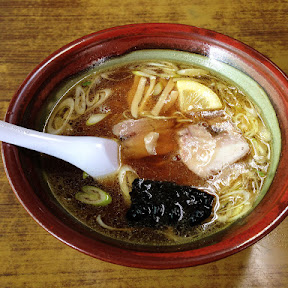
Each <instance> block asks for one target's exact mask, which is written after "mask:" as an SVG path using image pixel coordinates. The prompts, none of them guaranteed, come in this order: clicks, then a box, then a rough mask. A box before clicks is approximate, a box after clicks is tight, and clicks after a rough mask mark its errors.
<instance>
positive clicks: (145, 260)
mask: <svg viewBox="0 0 288 288" xmlns="http://www.w3.org/2000/svg"><path fill="white" fill-rule="evenodd" d="M147 31H149V32H147ZM129 33H130V34H129ZM141 33H142V34H144V33H146V35H147V33H150V34H151V33H152V34H153V33H154V34H155V35H159V34H161V33H162V34H163V33H164V34H165V35H166V36H167V35H170V34H171V33H172V34H173V33H174V34H175V35H178V36H179V37H180V36H181V37H185V36H186V37H187V35H190V36H191V37H192V35H198V37H200V38H201V39H204V40H205V39H206V38H207V37H208V38H209V39H211V41H212V42H213V41H216V42H217V43H220V45H223V47H225V48H226V49H230V50H231V49H235V50H236V51H239V53H246V54H248V55H250V56H251V57H253V58H254V59H255V60H256V61H260V63H261V65H264V66H265V67H266V69H268V70H269V71H270V72H271V73H272V74H273V75H275V76H276V78H277V80H278V81H279V82H281V85H284V86H283V87H284V88H283V89H286V90H287V91H288V78H287V76H286V75H285V73H284V72H283V71H282V70H281V69H280V68H279V67H278V66H277V65H275V64H274V63H273V62H272V61H271V60H269V59H268V58H267V57H266V56H264V55H263V54H261V53H259V52H258V51H256V50H255V49H253V48H251V47H250V46H248V45H246V44H244V43H242V42H240V41H238V40H235V39H233V38H231V37H229V36H226V35H224V34H221V33H218V32H215V31H212V30H208V29H204V28H198V27H195V26H188V25H184V24H169V23H140V24H129V25H122V26H116V27H112V28H108V29H104V30H100V31H98V32H94V33H91V34H88V35H86V36H83V37H81V38H79V39H76V40H74V41H72V42H70V43H69V44H67V45H65V46H63V47H61V48H59V49H58V50H56V51H55V52H53V53H52V54H51V55H50V56H48V57H47V58H46V59H44V60H43V61H42V62H41V63H40V64H38V65H37V66H36V67H35V68H34V69H33V70H32V72H31V73H30V74H29V75H28V76H27V77H26V79H25V80H24V81H23V83H22V84H21V86H20V87H19V89H18V90H17V92H16V93H15V95H14V96H13V98H12V100H11V102H10V105H9V108H8V110H7V113H6V116H5V121H7V122H10V123H14V124H17V121H18V120H19V117H20V116H17V115H15V114H14V110H15V107H16V106H17V105H20V104H19V101H20V100H21V97H22V96H23V97H24V96H25V93H28V92H29V85H30V83H31V82H32V81H33V80H34V79H35V75H36V74H39V73H41V72H42V71H43V69H45V68H46V67H47V66H49V65H50V63H52V62H53V61H56V60H57V61H61V59H62V58H63V57H66V56H67V55H68V54H70V53H72V52H75V51H77V50H79V49H83V48H85V46H87V45H90V44H92V43H96V42H97V43H101V42H102V41H106V40H107V39H110V38H111V37H113V38H117V37H121V36H123V35H128V36H129V35H131V34H133V35H137V34H141ZM142 34H141V35H142ZM154 34H153V35H154ZM174 34H173V35H174ZM20 102H21V101H20ZM17 117H18V118H17ZM2 158H3V162H4V169H5V172H6V175H7V178H8V180H9V182H10V185H11V187H12V189H13V191H14V193H15V195H16V197H17V198H18V200H19V201H20V203H21V204H22V206H23V207H24V208H25V209H26V210H27V212H28V213H29V214H30V215H31V216H32V218H33V219H34V220H35V221H36V222H37V223H38V224H40V225H41V226H42V227H43V228H44V229H45V230H47V231H48V232H49V233H50V234H52V235H53V236H54V237H56V238H57V239H59V240H60V241H62V242H64V243H65V244H67V245H68V246H71V247H73V248H75V249H76V250H78V251H81V252H83V253H85V254H87V255H90V256H92V257H95V258H98V259H100V260H104V261H106V262H111V263H115V264H120V265H124V266H131V267H139V268H150V269H167V268H168V269H169V268H181V267H189V266H195V265H199V264H205V263H208V262H212V261H216V260H219V259H222V258H224V257H227V256H230V255H232V254H234V253H236V252H239V251H241V250H243V249H245V248H247V247H249V246H250V245H252V244H254V243H255V242H257V241H258V240H260V239H261V238H263V237H264V236H265V235H267V234H268V233H269V232H270V231H272V230H273V229H274V228H275V227H276V226H278V225H279V224H280V223H281V222H282V221H283V220H284V219H285V217H286V216H287V215H288V207H287V205H284V206H283V207H281V210H279V209H273V210H271V211H268V212H267V214H266V216H267V218H266V219H265V220H263V221H262V222H261V223H259V226H258V227H257V229H255V227H250V229H249V230H247V231H246V236H245V237H243V238H241V237H239V238H238V239H235V238H234V239H233V241H232V240H231V239H228V240H229V241H228V240H227V241H226V242H225V244H226V248H225V249H223V243H221V245H220V244H219V243H218V245H217V244H214V245H210V246H205V247H204V248H199V249H194V250H188V251H178V252H169V253H158V252H155V253H154V252H153V253H152V252H140V251H136V250H127V249H122V248H119V247H116V246H110V245H109V244H106V243H103V242H101V241H96V240H94V239H90V238H89V237H86V236H85V235H82V234H81V233H79V232H77V231H74V230H73V229H71V228H70V227H68V226H66V225H65V224H63V223H62V222H61V220H60V219H58V218H57V217H56V216H55V215H53V214H51V212H50V211H49V210H48V209H47V208H46V207H45V206H43V204H42V203H41V201H40V200H39V199H38V198H37V197H36V196H35V195H33V191H32V188H31V186H30V184H29V183H28V181H27V180H26V179H25V175H24V173H23V171H22V169H21V165H20V162H19V155H18V149H17V148H16V147H15V146H13V145H9V144H6V143H2ZM286 158H287V157H286ZM25 191H30V193H28V194H27V193H25ZM284 196H285V197H283V200H282V201H283V202H285V203H288V193H286V195H284Z"/></svg>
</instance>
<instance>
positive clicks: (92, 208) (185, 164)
mask: <svg viewBox="0 0 288 288" xmlns="http://www.w3.org/2000/svg"><path fill="white" fill-rule="evenodd" d="M66 87H68V88H67V90H66V91H64V92H63V96H62V98H61V100H60V101H59V102H58V104H57V105H56V106H55V108H54V109H53V111H52V113H51V114H50V116H49V118H48V120H47V122H46V127H45V131H46V132H48V133H53V134H62V135H78V136H79V135H88V136H99V137H106V138H112V139H115V141H118V142H119V144H120V148H121V152H120V154H121V157H120V158H121V167H120V169H119V171H117V173H115V174H113V175H109V176H107V177H105V178H101V179H93V178H92V177H90V176H89V175H87V174H86V173H85V172H84V173H83V171H80V170H78V169H77V168H75V167H72V166H71V165H69V164H67V163H64V162H62V161H60V160H56V159H52V158H51V157H48V156H47V157H44V168H45V171H46V175H47V181H48V183H49V186H50V187H51V190H52V191H53V193H54V195H55V196H56V198H57V199H58V200H59V202H60V203H61V204H62V205H63V206H64V207H65V208H66V209H67V210H68V211H69V212H70V213H71V214H72V215H74V216H75V217H76V218H78V219H79V220H80V221H82V222H83V223H85V224H86V225H88V226H89V227H91V228H92V229H95V230H96V231H98V232H100V233H102V234H104V235H106V236H108V237H112V238H115V239H120V240H123V241H127V242H132V243H141V244H149V245H173V244H175V243H181V242H183V243H184V242H189V241H194V240H197V239H199V238H202V237H205V236H207V235H211V234H212V233H214V232H217V231H218V230H219V229H223V228H224V227H226V226H228V225H230V224H231V223H233V222H234V221H236V220H237V219H239V218H240V217H241V216H243V215H245V214H246V213H247V212H248V211H249V210H250V209H251V207H252V206H253V203H254V202H255V200H256V198H257V196H258V195H259V193H260V190H261V187H262V186H263V183H264V181H265V178H266V176H267V171H268V168H269V162H270V138H271V136H270V132H269V131H268V129H267V127H266V125H265V123H264V122H263V120H262V118H261V116H260V114H259V111H258V109H257V107H255V105H253V103H252V102H251V101H250V100H249V99H248V98H247V97H246V96H245V95H244V94H243V93H242V92H241V91H240V90H239V89H238V88H237V87H235V86H233V85H232V84H231V83H227V82H226V81H224V80H223V79H220V78H219V77H218V76H217V75H213V74H212V73H211V72H209V71H208V70H205V69H202V68H199V67H196V66H193V65H187V64H183V63H179V62H167V61H153V60H151V61H139V62H133V63H126V64H123V65H119V66H115V67H110V68H107V69H106V70H99V71H98V72H94V71H91V73H90V74H88V75H87V74H85V75H84V76H83V78H82V79H81V80H80V81H78V82H77V83H76V84H75V81H74V82H71V84H70V86H69V85H68V86H66Z"/></svg>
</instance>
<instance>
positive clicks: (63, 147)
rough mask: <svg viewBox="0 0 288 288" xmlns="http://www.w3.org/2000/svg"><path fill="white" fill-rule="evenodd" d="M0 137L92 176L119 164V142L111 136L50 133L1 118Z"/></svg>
mask: <svg viewBox="0 0 288 288" xmlns="http://www.w3.org/2000/svg"><path fill="white" fill-rule="evenodd" d="M0 141H3V142H6V143H9V144H14V145H17V146H20V147H23V148H28V149H31V150H34V151H37V152H41V153H45V154H48V155H50V156H54V157H56V158H59V159H62V160H64V161H66V162H69V163H71V164H73V165H75V166H76V167H78V168H80V169H82V170H84V171H86V172H87V173H88V174H89V175H91V176H92V177H97V176H101V174H103V175H106V174H109V173H111V172H113V171H115V170H117V168H118V165H119V163H118V153H119V148H118V144H117V143H116V142H115V141H114V140H110V139H105V138H99V137H89V136H62V135H52V134H48V133H43V132H38V131H34V130H30V129H27V128H23V127H19V126H17V125H14V124H10V123H7V122H4V121H0ZM106 168H107V169H106ZM110 170H111V171H110Z"/></svg>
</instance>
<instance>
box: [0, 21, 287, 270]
mask: <svg viewBox="0 0 288 288" xmlns="http://www.w3.org/2000/svg"><path fill="white" fill-rule="evenodd" d="M142 49H169V50H180V51H188V52H193V53H197V54H200V55H204V56H206V57H208V58H211V59H216V60H219V61H221V62H223V63H227V64H228V65H230V66H233V67H235V68H237V69H238V70H240V71H242V72H244V73H245V74H246V75H248V76H249V77H251V78H252V79H254V80H255V81H256V82H257V83H258V84H259V85H260V86H261V87H262V88H263V89H264V90H265V92H266V93H267V95H268V97H269V99H270V101H271V103H272V105H273V107H274V109H275V111H276V114H277V118H278V121H279V126H280V131H281V137H282V140H281V144H282V148H281V149H282V150H281V151H282V153H281V158H280V162H279V165H278V169H277V173H276V174H275V177H274V181H273V182H272V184H271V186H270V189H269V190H268V192H267V193H266V195H265V197H264V198H263V199H262V201H261V202H260V203H259V204H258V206H257V207H256V208H255V209H254V210H253V212H252V213H250V214H249V215H248V216H247V217H245V218H244V220H242V221H241V222H240V223H238V224H236V225H233V226H231V227H230V228H229V229H227V230H226V231H224V232H223V233H219V234H217V235H215V236H214V237H212V238H211V239H208V240H204V241H202V242H200V243H197V244H195V245H194V244H193V245H186V246H185V247H177V249H176V250H174V251H173V250H171V249H168V250H167V251H165V249H164V250H163V249H162V250H158V251H150V250H149V251H148V250H147V249H144V248H143V249H142V248H141V247H133V246H129V245H125V244H123V243H117V242H114V241H110V240H109V239H105V238H103V237H101V236H99V235H97V233H95V232H93V231H91V230H89V229H88V228H87V227H85V226H84V225H82V224H81V223H79V222H78V221H77V220H75V219H74V218H73V217H72V216H70V215H69V214H68V213H67V212H66V211H65V210H64V209H63V208H62V207H61V206H60V205H59V204H58V203H57V202H56V201H55V199H54V198H53V196H52V195H51V193H50V192H49V189H47V187H46V185H45V181H44V180H43V177H42V175H41V173H39V165H40V164H39V161H38V160H37V159H38V156H37V153H36V152H32V151H28V150H25V149H20V148H17V147H15V146H13V145H8V144H5V143H3V144H2V148H3V149H2V151H3V159H4V164H5V168H6V172H7V176H8V179H9V181H10V184H11V186H12V188H13V190H14V192H15V194H16V196H17V197H18V199H19V201H20V202H21V204H22V205H23V206H24V207H25V209H26V210H27V211H28V212H29V214H30V215H31V216H32V217H33V218H34V219H35V220H36V221H37V222H38V223H39V224H40V225H41V226H42V227H43V228H45V229H46V230H47V231H48V232H49V233H51V234H52V235H54V236H55V237H56V238H58V239H59V240H61V241H63V242H64V243H66V244H67V245H69V246H71V247H73V248H75V249H77V250H79V251H81V252H84V253H86V254H88V255H90V256H93V257H96V258H98V259H102V260H104V261H108V262H112V263H117V264H121V265H126V266H133V267H142V268H154V269H155V268H157V269H163V268H177V267H187V266H194V265H199V264H204V263H208V262H211V261H215V260H218V259H221V258H223V257H226V256H229V255H231V254H233V253H236V252H239V251H241V250H242V249H244V248H246V247H248V246H250V245H251V244H253V243H255V242H256V241H258V240H259V239H261V238H262V237H263V236H265V235H266V234H268V233H269V232H270V231H271V230H272V229H273V228H275V227H276V226H277V225H278V224H279V223H280V222H281V221H282V220H283V219H284V218H285V217H286V215H287V211H288V208H287V204H288V191H287V189H286V187H287V184H288V180H287V179H288V177H287V174H288V169H287V167H286V166H287V165H286V163H288V153H286V152H285V151H286V149H287V143H288V136H287V131H288V120H287V119H288V117H287V115H288V113H287V109H288V101H287V100H288V79H287V76H285V75H284V73H283V72H281V70H280V69H279V68H278V67H277V66H276V65H274V64H273V63H272V62H271V61H269V60H268V59H267V58H266V57H264V56H263V55H261V54H260V53H258V52H257V51H255V50H253V49H252V48H250V47H248V46H247V45H245V44H243V43H240V42H239V41H237V40H234V39H231V38H229V37H227V36H224V35H222V34H219V33H216V32H213V31H209V30H205V29H200V28H196V27H191V26H185V25H177V24H138V25H127V26H121V27H116V28H111V29H107V30H103V31H100V32H96V33H94V34H91V35H88V36H85V37H83V38H81V39H78V40H76V41H74V42H72V43H70V44H68V45H66V46H65V47H63V48H61V49H59V50H58V51H56V52H55V53H53V54H52V55H51V56H49V57H48V58H47V59H46V60H44V61H43V62H42V63H41V64H40V65H38V66H37V67H36V68H35V69H34V70H33V71H32V72H31V73H30V74H29V76H28V77H27V78H26V79H25V81H24V82H23V84H22V85H21V86H20V88H19V90H18V91H17V93H16V94H15V95H14V97H13V99H12V101H11V103H10V106H9V108H8V112H7V114H6V118H5V120H6V121H7V122H10V123H14V124H17V125H20V126H24V127H28V128H33V129H37V128H38V123H37V121H38V120H37V119H38V111H39V110H40V109H41V107H42V106H43V105H44V103H45V100H46V99H47V97H48V95H49V94H50V92H51V91H52V90H53V89H54V88H55V87H57V85H58V84H59V83H60V82H61V81H62V80H63V79H65V78H67V77H69V76H71V75H73V74H75V73H77V72H79V71H81V70H84V69H86V68H87V67H89V66H90V65H92V64H93V63H96V62H97V61H99V60H100V59H101V61H103V59H104V60H105V59H110V58H113V57H118V56H121V55H123V54H126V53H128V52H130V51H135V50H142ZM159 251H160V252H159Z"/></svg>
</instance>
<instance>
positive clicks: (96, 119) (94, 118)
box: [86, 114, 108, 126]
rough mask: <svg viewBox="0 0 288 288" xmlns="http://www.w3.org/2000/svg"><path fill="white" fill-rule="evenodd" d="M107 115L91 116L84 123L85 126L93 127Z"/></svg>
mask: <svg viewBox="0 0 288 288" xmlns="http://www.w3.org/2000/svg"><path fill="white" fill-rule="evenodd" d="M107 115H108V114H92V115H91V116H90V117H89V118H88V120H87V121H86V125H87V126H91V125H95V124H97V123H98V122H100V121H102V120H103V119H104V118H105V117H106V116H107Z"/></svg>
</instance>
